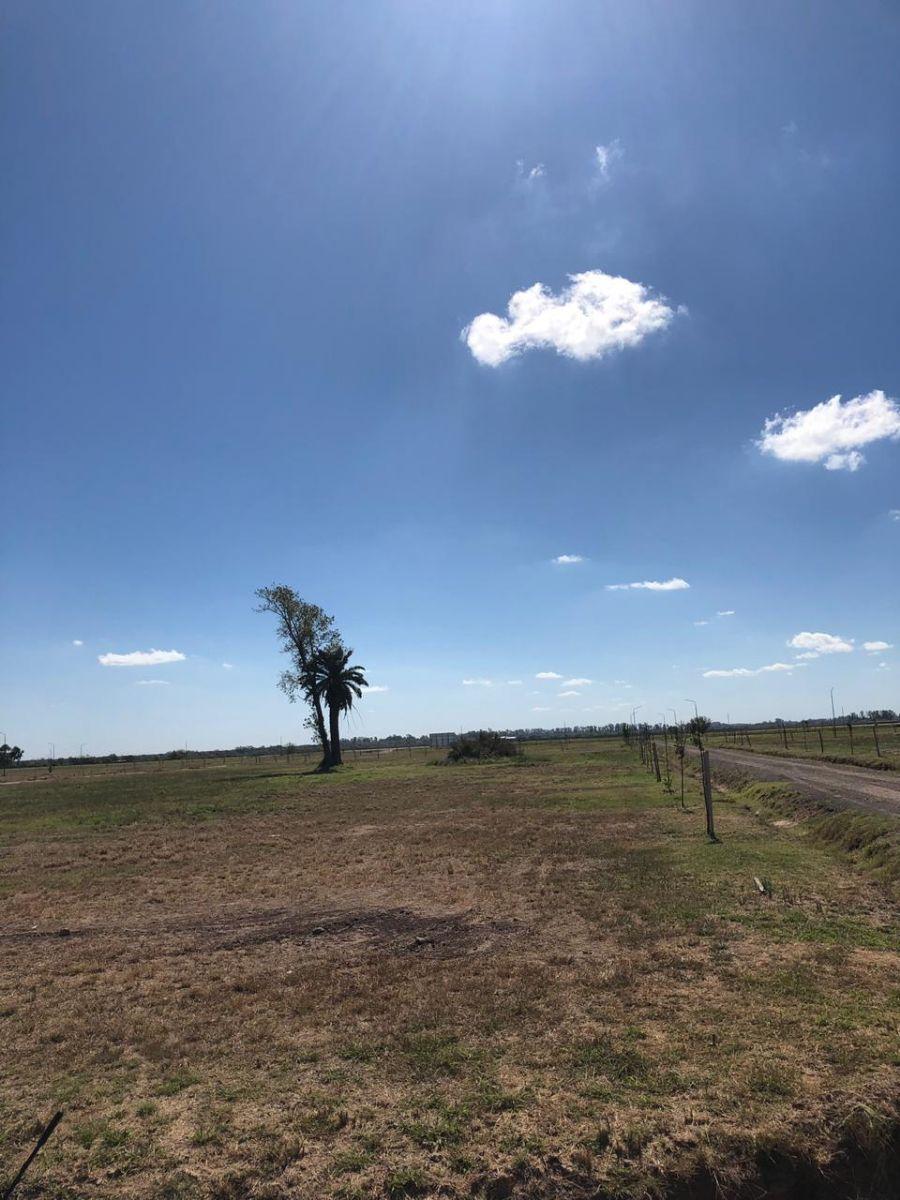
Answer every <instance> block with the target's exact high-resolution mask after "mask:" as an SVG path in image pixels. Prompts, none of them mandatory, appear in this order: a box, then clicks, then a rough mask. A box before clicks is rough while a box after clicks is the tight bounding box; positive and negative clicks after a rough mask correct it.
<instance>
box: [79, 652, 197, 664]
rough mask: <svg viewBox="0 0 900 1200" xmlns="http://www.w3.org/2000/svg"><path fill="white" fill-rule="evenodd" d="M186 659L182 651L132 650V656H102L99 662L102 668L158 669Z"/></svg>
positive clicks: (98, 659) (99, 657)
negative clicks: (163, 665)
mask: <svg viewBox="0 0 900 1200" xmlns="http://www.w3.org/2000/svg"><path fill="white" fill-rule="evenodd" d="M184 659H185V655H184V654H182V653H181V651H180V650H132V652H131V653H130V654H101V655H99V656H98V658H97V662H98V663H100V665H101V666H102V667H158V666H161V665H162V664H163V663H173V662H184Z"/></svg>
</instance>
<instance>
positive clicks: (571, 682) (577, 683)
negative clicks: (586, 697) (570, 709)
mask: <svg viewBox="0 0 900 1200" xmlns="http://www.w3.org/2000/svg"><path fill="white" fill-rule="evenodd" d="M593 682H594V681H593V679H567V680H566V681H565V683H564V684H563V687H567V688H568V687H574V688H578V687H590V686H591V684H592V683H593Z"/></svg>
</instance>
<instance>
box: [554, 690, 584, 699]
mask: <svg viewBox="0 0 900 1200" xmlns="http://www.w3.org/2000/svg"><path fill="white" fill-rule="evenodd" d="M580 695H581V692H560V693H559V698H560V700H562V699H563V698H564V697H566V696H580Z"/></svg>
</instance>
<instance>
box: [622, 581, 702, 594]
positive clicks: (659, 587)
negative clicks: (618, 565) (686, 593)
mask: <svg viewBox="0 0 900 1200" xmlns="http://www.w3.org/2000/svg"><path fill="white" fill-rule="evenodd" d="M690 586H691V585H690V584H689V583H688V582H687V580H686V579H678V578H675V579H666V580H665V581H664V582H663V583H660V582H658V581H657V580H655V579H645V580H644V581H643V583H608V584H607V585H606V590H607V591H608V592H630V591H635V590H637V591H646V592H681V591H683V590H684V589H685V588H689V587H690Z"/></svg>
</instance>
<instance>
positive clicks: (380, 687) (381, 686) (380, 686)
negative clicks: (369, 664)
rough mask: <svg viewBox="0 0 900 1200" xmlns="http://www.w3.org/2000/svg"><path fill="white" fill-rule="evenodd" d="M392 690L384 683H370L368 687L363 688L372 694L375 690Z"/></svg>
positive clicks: (367, 693) (368, 693)
mask: <svg viewBox="0 0 900 1200" xmlns="http://www.w3.org/2000/svg"><path fill="white" fill-rule="evenodd" d="M390 690H391V689H390V688H389V687H385V685H384V684H382V683H370V684H369V685H368V687H364V688H363V691H364V692H365V693H366V695H372V694H373V693H375V692H389V691H390Z"/></svg>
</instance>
